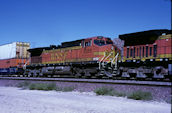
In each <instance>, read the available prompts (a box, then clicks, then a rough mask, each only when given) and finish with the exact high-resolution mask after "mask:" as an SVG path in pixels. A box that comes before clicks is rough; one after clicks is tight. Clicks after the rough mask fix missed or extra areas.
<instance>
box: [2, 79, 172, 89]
mask: <svg viewBox="0 0 172 113" xmlns="http://www.w3.org/2000/svg"><path fill="white" fill-rule="evenodd" d="M0 80H29V81H58V82H78V83H101V84H121V85H144V86H162V87H171V86H172V83H171V82H160V81H136V80H106V79H101V80H100V79H76V78H35V77H0Z"/></svg>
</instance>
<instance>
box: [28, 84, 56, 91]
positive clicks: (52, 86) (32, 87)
mask: <svg viewBox="0 0 172 113" xmlns="http://www.w3.org/2000/svg"><path fill="white" fill-rule="evenodd" d="M29 89H30V90H46V91H48V90H56V84H55V83H49V84H47V83H33V84H31V85H30V86H29Z"/></svg>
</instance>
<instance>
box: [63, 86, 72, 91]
mask: <svg viewBox="0 0 172 113" xmlns="http://www.w3.org/2000/svg"><path fill="white" fill-rule="evenodd" d="M74 89H75V88H74V87H71V86H69V87H64V88H63V89H62V91H64V92H69V91H73V90H74Z"/></svg>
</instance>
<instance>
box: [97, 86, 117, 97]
mask: <svg viewBox="0 0 172 113" xmlns="http://www.w3.org/2000/svg"><path fill="white" fill-rule="evenodd" d="M94 92H95V93H96V94H97V95H110V96H114V95H115V94H116V91H115V90H114V89H113V88H111V87H100V88H97V89H95V90H94Z"/></svg>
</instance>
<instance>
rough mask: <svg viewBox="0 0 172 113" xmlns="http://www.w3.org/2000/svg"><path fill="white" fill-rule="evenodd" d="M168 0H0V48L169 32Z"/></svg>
mask: <svg viewBox="0 0 172 113" xmlns="http://www.w3.org/2000/svg"><path fill="white" fill-rule="evenodd" d="M170 24H171V6H170V0H0V39H1V40H0V45H2V44H6V43H10V42H14V41H22V42H30V43H31V47H42V46H49V45H51V44H54V45H59V44H60V43H61V42H65V41H72V40H77V39H82V38H87V37H92V36H106V37H110V38H112V39H114V38H117V37H118V35H119V34H125V33H132V32H137V31H144V30H151V29H170Z"/></svg>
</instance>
